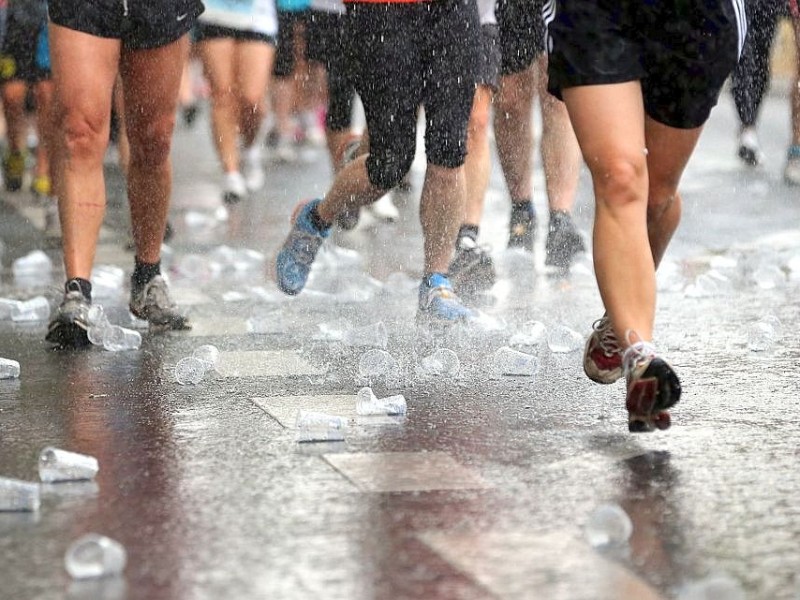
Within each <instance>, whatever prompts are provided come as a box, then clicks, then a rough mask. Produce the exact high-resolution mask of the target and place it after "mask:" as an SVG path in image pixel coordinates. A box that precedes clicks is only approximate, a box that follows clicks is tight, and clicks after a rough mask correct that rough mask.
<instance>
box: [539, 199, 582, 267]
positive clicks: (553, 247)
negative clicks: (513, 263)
mask: <svg viewBox="0 0 800 600" xmlns="http://www.w3.org/2000/svg"><path fill="white" fill-rule="evenodd" d="M545 252H546V254H545V259H544V264H546V265H547V266H550V267H556V268H557V269H559V270H560V271H568V270H569V268H570V266H571V265H572V261H573V260H574V258H575V255H576V254H578V253H579V252H586V246H585V245H584V243H583V238H582V237H581V234H580V233H579V232H578V229H577V228H576V227H575V223H574V222H573V221H572V217H571V216H570V214H569V213H567V212H563V211H553V212H551V213H550V225H549V227H548V229H547V242H546V244H545Z"/></svg>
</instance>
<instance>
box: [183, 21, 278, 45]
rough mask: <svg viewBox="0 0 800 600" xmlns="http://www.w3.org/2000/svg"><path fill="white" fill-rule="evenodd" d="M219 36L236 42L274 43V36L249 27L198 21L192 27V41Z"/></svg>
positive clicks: (217, 37) (201, 40) (202, 40)
mask: <svg viewBox="0 0 800 600" xmlns="http://www.w3.org/2000/svg"><path fill="white" fill-rule="evenodd" d="M219 38H229V39H233V40H236V41H237V42H263V43H265V44H269V45H270V46H274V45H275V37H274V36H272V35H270V34H268V33H261V32H260V31H252V30H249V29H236V28H234V27H224V26H222V25H212V24H211V23H203V22H202V21H199V22H198V23H197V25H195V28H194V41H195V42H198V43H199V42H205V41H206V40H214V39H219Z"/></svg>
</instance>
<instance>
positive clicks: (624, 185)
mask: <svg viewBox="0 0 800 600" xmlns="http://www.w3.org/2000/svg"><path fill="white" fill-rule="evenodd" d="M589 166H590V169H591V171H592V180H593V182H594V188H595V195H596V196H597V203H598V204H602V205H605V206H607V207H609V208H614V207H623V206H625V205H628V204H631V203H635V202H641V201H644V200H645V199H646V197H647V191H648V190H647V162H646V160H645V157H644V155H643V156H642V157H641V159H632V158H629V157H617V158H614V159H612V160H608V161H603V162H595V163H593V164H592V163H590V165H589Z"/></svg>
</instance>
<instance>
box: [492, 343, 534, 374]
mask: <svg viewBox="0 0 800 600" xmlns="http://www.w3.org/2000/svg"><path fill="white" fill-rule="evenodd" d="M494 370H495V372H496V373H498V374H500V375H519V376H525V377H533V376H534V375H536V371H538V370H539V360H538V359H537V358H536V357H535V356H533V355H532V354H527V353H525V352H520V351H518V350H514V349H513V348H509V347H508V346H503V347H502V348H500V349H498V350H497V352H495V354H494Z"/></svg>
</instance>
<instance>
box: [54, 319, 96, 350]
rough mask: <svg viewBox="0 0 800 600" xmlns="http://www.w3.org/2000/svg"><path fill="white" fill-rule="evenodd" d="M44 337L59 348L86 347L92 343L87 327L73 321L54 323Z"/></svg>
mask: <svg viewBox="0 0 800 600" xmlns="http://www.w3.org/2000/svg"><path fill="white" fill-rule="evenodd" d="M44 339H45V340H46V341H48V342H50V343H51V344H55V345H56V346H58V347H59V348H85V347H87V346H90V345H91V342H90V341H89V334H88V332H87V328H85V327H83V326H82V325H79V324H78V323H73V322H64V321H57V322H54V323H52V324H51V325H50V327H49V328H48V331H47V335H46V336H45V338H44Z"/></svg>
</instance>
